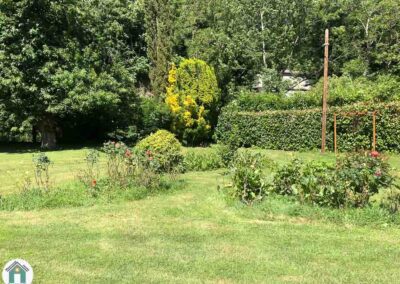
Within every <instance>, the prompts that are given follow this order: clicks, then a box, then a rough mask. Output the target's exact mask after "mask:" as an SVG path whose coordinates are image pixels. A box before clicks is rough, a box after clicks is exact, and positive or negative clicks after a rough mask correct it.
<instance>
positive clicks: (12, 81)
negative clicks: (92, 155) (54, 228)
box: [0, 0, 146, 148]
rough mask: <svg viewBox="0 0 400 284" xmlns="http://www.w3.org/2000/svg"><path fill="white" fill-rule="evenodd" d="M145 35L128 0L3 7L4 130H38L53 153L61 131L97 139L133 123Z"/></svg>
mask: <svg viewBox="0 0 400 284" xmlns="http://www.w3.org/2000/svg"><path fill="white" fill-rule="evenodd" d="M142 33H143V29H142V27H141V14H140V12H139V7H138V6H137V5H136V2H133V1H125V0H118V1H114V0H111V1H109V0H107V1H102V2H101V3H99V2H97V1H76V0H72V1H67V2H65V1H62V2H60V1H49V0H41V1H27V0H19V1H1V3H0V93H1V95H0V105H1V107H0V109H4V111H5V112H6V113H9V114H10V115H9V116H8V118H6V119H5V120H2V123H1V124H2V127H6V130H7V131H21V132H23V131H26V128H29V127H30V128H33V131H34V130H35V129H37V130H38V131H39V132H40V134H41V137H42V147H44V148H54V147H55V145H56V139H57V136H58V137H61V136H63V130H66V136H74V135H75V137H79V135H82V136H86V137H87V138H90V137H91V136H94V137H98V138H101V137H102V136H103V137H104V136H105V134H106V133H107V132H108V131H111V130H114V129H116V128H124V127H128V126H129V125H132V124H135V123H136V122H135V120H136V119H135V110H136V109H137V102H136V95H135V83H136V77H137V75H138V74H140V73H141V72H144V70H145V68H146V59H145V57H144V56H143V55H144V54H143V48H144V44H143V42H142V41H141V38H140V35H141V34H142ZM69 129H74V132H75V133H71V132H72V131H68V130H69Z"/></svg>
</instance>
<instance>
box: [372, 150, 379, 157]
mask: <svg viewBox="0 0 400 284" xmlns="http://www.w3.org/2000/svg"><path fill="white" fill-rule="evenodd" d="M371 157H372V158H378V157H379V152H378V151H372V152H371Z"/></svg>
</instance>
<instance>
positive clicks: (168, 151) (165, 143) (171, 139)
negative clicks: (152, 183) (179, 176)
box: [135, 130, 183, 172]
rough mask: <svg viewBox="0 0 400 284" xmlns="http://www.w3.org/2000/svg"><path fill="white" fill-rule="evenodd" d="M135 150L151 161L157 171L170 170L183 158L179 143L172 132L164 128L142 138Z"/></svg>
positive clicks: (175, 167)
mask: <svg viewBox="0 0 400 284" xmlns="http://www.w3.org/2000/svg"><path fill="white" fill-rule="evenodd" d="M135 150H136V151H137V152H138V153H139V155H141V156H142V157H145V158H146V159H147V160H149V161H151V162H152V166H153V167H154V169H155V170H156V171H157V172H172V171H174V170H176V169H177V168H178V166H179V165H180V164H181V162H182V159H183V155H182V146H181V143H179V141H178V140H177V139H176V138H175V135H174V134H172V133H170V132H168V131H166V130H159V131H157V132H156V133H154V134H151V135H150V136H148V137H146V138H144V139H143V140H141V141H140V142H139V143H138V144H137V145H136V147H135Z"/></svg>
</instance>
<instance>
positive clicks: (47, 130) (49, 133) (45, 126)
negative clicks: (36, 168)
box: [39, 118, 57, 150]
mask: <svg viewBox="0 0 400 284" xmlns="http://www.w3.org/2000/svg"><path fill="white" fill-rule="evenodd" d="M39 131H40V134H41V136H42V143H41V148H42V149H47V150H53V149H55V148H56V147H57V128H56V123H55V122H54V120H52V119H51V118H45V119H43V120H42V121H41V122H40V123H39Z"/></svg>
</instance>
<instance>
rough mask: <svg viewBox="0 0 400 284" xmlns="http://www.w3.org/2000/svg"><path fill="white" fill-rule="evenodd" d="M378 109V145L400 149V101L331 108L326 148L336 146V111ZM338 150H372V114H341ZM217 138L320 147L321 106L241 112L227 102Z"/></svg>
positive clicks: (297, 147) (238, 142)
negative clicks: (334, 137)
mask: <svg viewBox="0 0 400 284" xmlns="http://www.w3.org/2000/svg"><path fill="white" fill-rule="evenodd" d="M363 111H378V114H377V120H376V122H377V148H378V150H379V151H395V152H400V103H399V102H395V103H389V104H357V105H351V106H345V107H340V108H339V107H332V108H330V109H329V113H328V122H327V147H328V148H329V149H330V150H333V149H334V145H333V132H334V124H333V113H335V112H336V113H343V112H363ZM337 133H338V148H339V151H353V150H358V149H371V145H372V115H366V116H358V117H344V116H338V119H337ZM216 139H217V141H218V142H219V143H222V144H235V145H236V146H241V147H250V146H258V147H261V148H265V149H272V150H291V151H301V150H312V149H319V148H320V147H321V109H309V110H283V111H266V112H241V111H240V110H239V108H238V107H237V106H235V105H234V104H233V105H228V106H227V107H225V108H224V109H223V111H222V113H221V115H220V117H219V122H218V126H217V129H216Z"/></svg>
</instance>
